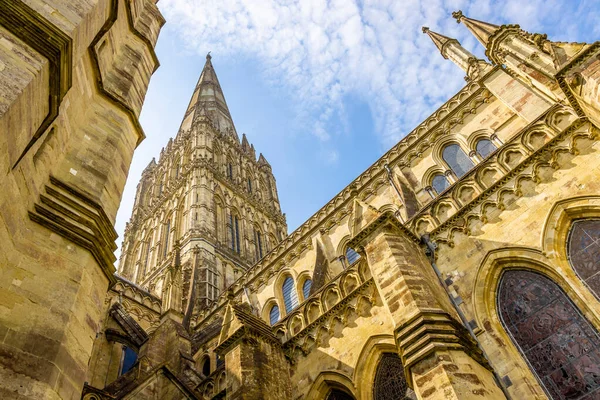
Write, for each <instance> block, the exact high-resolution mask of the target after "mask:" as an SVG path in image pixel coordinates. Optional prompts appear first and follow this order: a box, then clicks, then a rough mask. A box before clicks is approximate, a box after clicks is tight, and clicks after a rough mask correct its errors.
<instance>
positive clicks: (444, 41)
mask: <svg viewBox="0 0 600 400" xmlns="http://www.w3.org/2000/svg"><path fill="white" fill-rule="evenodd" d="M422 31H423V33H425V34H426V35H427V36H429V38H430V39H431V40H432V41H433V44H435V46H436V47H437V48H438V50H439V51H440V53H442V56H443V57H444V58H445V59H446V60H448V59H450V60H452V61H453V62H454V63H455V64H456V65H458V66H459V67H460V68H461V69H462V70H463V71H465V72H468V70H469V62H470V61H472V60H475V56H474V55H473V54H471V52H470V51H468V50H467V49H465V48H464V47H462V45H461V44H460V42H459V41H458V40H456V39H453V38H449V37H448V36H444V35H442V34H440V33H437V32H434V31H432V30H431V29H429V28H428V27H426V26H424V27H423V28H422Z"/></svg>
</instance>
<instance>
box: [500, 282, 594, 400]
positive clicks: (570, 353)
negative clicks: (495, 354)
mask: <svg viewBox="0 0 600 400" xmlns="http://www.w3.org/2000/svg"><path fill="white" fill-rule="evenodd" d="M498 309H499V310H500V316H501V319H502V323H503V324H504V327H505V328H506V329H507V330H508V331H509V333H510V334H511V336H512V338H513V339H514V341H515V342H516V344H517V345H518V347H519V349H520V351H521V353H522V354H523V356H524V357H525V358H526V359H527V361H528V363H529V365H530V366H531V368H532V370H533V371H534V372H535V374H536V375H537V377H538V379H539V380H540V383H541V384H542V386H543V387H544V388H545V390H546V392H547V394H548V396H549V397H550V398H552V399H559V400H563V399H582V400H583V399H585V400H588V399H596V398H598V396H600V337H599V336H598V332H597V331H596V330H595V329H594V327H592V325H591V324H590V323H589V322H588V321H587V320H586V319H585V318H584V317H583V316H582V315H581V313H580V312H579V310H578V309H577V307H576V306H575V305H574V304H573V303H572V302H571V300H570V299H569V298H568V297H567V295H566V294H565V293H564V292H563V291H562V290H561V288H560V287H558V285H557V284H556V283H554V282H552V281H551V280H550V279H548V278H546V277H544V276H542V275H540V274H537V273H535V272H531V271H526V270H512V271H507V272H505V273H504V275H503V276H502V280H501V282H500V287H499V289H498Z"/></svg>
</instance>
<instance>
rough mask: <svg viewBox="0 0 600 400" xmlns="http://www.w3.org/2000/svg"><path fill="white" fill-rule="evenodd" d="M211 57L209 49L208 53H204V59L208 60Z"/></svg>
mask: <svg viewBox="0 0 600 400" xmlns="http://www.w3.org/2000/svg"><path fill="white" fill-rule="evenodd" d="M211 58H212V56H211V55H210V51H209V52H208V53H206V59H207V60H210V59H211Z"/></svg>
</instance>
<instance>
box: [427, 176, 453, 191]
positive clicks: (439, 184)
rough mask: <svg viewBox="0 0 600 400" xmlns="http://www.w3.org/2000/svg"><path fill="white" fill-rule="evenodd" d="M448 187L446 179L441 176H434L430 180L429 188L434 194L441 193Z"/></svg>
mask: <svg viewBox="0 0 600 400" xmlns="http://www.w3.org/2000/svg"><path fill="white" fill-rule="evenodd" d="M448 186H449V184H448V179H447V178H446V177H445V176H444V175H442V174H437V175H435V176H434V177H433V179H432V180H431V187H432V188H433V190H435V193H436V194H440V193H442V192H443V191H444V190H446V188H447V187H448Z"/></svg>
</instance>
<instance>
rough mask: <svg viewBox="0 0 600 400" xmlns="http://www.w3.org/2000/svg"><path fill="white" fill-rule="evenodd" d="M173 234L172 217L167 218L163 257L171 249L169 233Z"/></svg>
mask: <svg viewBox="0 0 600 400" xmlns="http://www.w3.org/2000/svg"><path fill="white" fill-rule="evenodd" d="M170 234H171V219H169V220H167V223H166V225H165V244H164V248H163V257H166V256H167V252H168V250H169V235H170Z"/></svg>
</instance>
